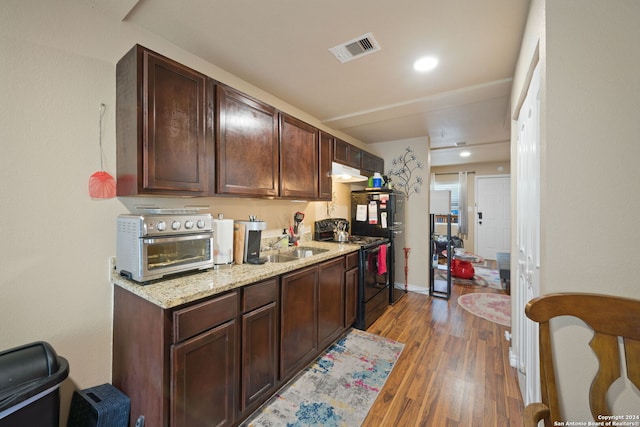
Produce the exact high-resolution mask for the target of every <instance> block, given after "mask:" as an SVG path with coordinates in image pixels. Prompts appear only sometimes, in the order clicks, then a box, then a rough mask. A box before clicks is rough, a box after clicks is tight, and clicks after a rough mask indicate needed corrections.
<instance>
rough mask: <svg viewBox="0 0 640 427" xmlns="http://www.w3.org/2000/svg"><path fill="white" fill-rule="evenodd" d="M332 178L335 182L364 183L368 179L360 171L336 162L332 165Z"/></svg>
mask: <svg viewBox="0 0 640 427" xmlns="http://www.w3.org/2000/svg"><path fill="white" fill-rule="evenodd" d="M331 178H332V179H333V181H334V182H362V181H366V180H367V179H368V178H367V177H366V176H363V175H361V174H360V171H359V170H358V169H356V168H352V167H350V166H346V165H342V164H340V163H336V162H332V163H331Z"/></svg>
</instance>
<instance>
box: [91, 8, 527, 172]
mask: <svg viewBox="0 0 640 427" xmlns="http://www.w3.org/2000/svg"><path fill="white" fill-rule="evenodd" d="M529 1H530V0H483V1H475V0H395V1H393V2H392V1H389V0H348V1H345V0H322V1H320V0H307V1H301V0H272V1H264V0H263V1H257V0H233V1H229V0H188V1H181V2H177V1H175V0H139V1H136V0H119V1H113V0H94V2H95V3H96V4H98V5H99V7H101V8H103V9H107V10H109V11H110V12H111V13H116V14H118V16H119V17H120V18H121V19H123V20H125V21H128V22H130V23H133V24H136V25H139V26H140V27H143V28H145V29H147V30H149V31H151V32H152V33H155V34H157V35H159V36H161V37H163V38H165V39H166V40H168V41H170V42H172V43H174V44H176V45H177V46H179V47H181V48H182V49H184V50H186V51H189V52H191V53H193V54H195V55H197V56H199V57H201V58H202V59H204V60H206V61H208V62H210V63H212V64H214V65H216V66H218V67H220V68H222V69H224V70H226V71H228V72H230V73H232V74H234V75H236V76H237V77H239V78H241V79H243V80H245V81H247V82H249V83H251V84H253V85H255V86H257V87H259V88H261V89H262V90H265V91H266V92H269V93H271V94H273V95H275V96H277V97H278V98H280V99H282V100H283V101H285V102H287V103H289V104H291V105H293V106H294V107H296V108H299V109H301V110H303V111H305V112H307V113H309V114H310V115H312V116H314V117H316V118H317V119H319V120H320V121H321V122H322V123H324V124H326V125H327V126H329V127H330V128H332V129H336V130H340V131H341V132H344V133H345V134H348V135H350V136H352V137H354V138H356V139H358V140H360V141H362V142H364V143H365V144H370V143H376V142H386V141H396V140H402V139H407V138H414V137H424V136H429V138H430V141H431V149H432V155H431V162H432V166H442V165H452V164H462V163H476V162H485V161H504V160H507V159H509V139H510V120H509V99H510V90H511V82H512V77H513V74H514V70H515V64H516V60H517V55H518V52H519V47H520V42H521V39H522V34H523V31H524V25H525V22H526V16H527V13H528V10H529ZM367 33H372V34H373V37H374V38H375V40H376V41H377V42H378V43H379V45H380V47H381V50H380V51H378V52H375V53H371V54H368V55H363V56H360V57H358V58H356V59H354V60H352V61H350V62H346V63H341V62H340V61H338V60H337V59H336V57H334V56H333V55H332V54H331V52H330V51H329V48H332V47H334V46H336V45H338V44H342V43H345V42H348V41H351V40H353V39H354V38H357V37H360V36H362V35H365V34H367ZM425 55H431V56H436V57H437V58H438V59H439V65H438V67H437V68H436V69H435V70H433V71H431V72H427V73H422V74H420V73H417V72H415V71H414V70H413V69H412V64H413V62H414V60H416V59H417V58H418V57H421V56H425ZM456 143H466V147H465V148H466V149H468V150H469V151H471V156H470V157H468V158H466V159H463V158H461V157H460V156H459V152H460V151H461V150H462V148H458V147H455V144H456ZM403 148H404V147H403Z"/></svg>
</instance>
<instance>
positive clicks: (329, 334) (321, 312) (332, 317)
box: [318, 257, 344, 349]
mask: <svg viewBox="0 0 640 427" xmlns="http://www.w3.org/2000/svg"><path fill="white" fill-rule="evenodd" d="M342 332H344V257H342V258H336V259H333V260H331V261H327V262H324V263H322V264H320V265H319V266H318V348H319V349H322V348H325V347H326V346H328V345H329V344H331V342H332V341H333V340H335V339H336V338H338V337H339V336H340V334H341V333H342Z"/></svg>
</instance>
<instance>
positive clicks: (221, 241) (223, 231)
mask: <svg viewBox="0 0 640 427" xmlns="http://www.w3.org/2000/svg"><path fill="white" fill-rule="evenodd" d="M213 263H214V264H215V265H225V264H232V263H233V220H232V219H224V218H223V216H222V214H218V219H214V220H213Z"/></svg>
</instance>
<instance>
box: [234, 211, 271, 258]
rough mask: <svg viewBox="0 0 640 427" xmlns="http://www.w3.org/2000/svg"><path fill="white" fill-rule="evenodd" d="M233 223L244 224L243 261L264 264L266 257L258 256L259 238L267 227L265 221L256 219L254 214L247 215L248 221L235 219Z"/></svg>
mask: <svg viewBox="0 0 640 427" xmlns="http://www.w3.org/2000/svg"><path fill="white" fill-rule="evenodd" d="M235 223H236V224H241V225H242V226H244V254H243V259H242V260H243V262H246V263H247V264H264V263H265V262H266V261H267V259H266V258H264V257H260V239H262V231H264V230H266V229H267V223H266V222H264V221H261V220H258V219H256V217H255V216H254V215H251V216H249V221H239V220H236V221H235Z"/></svg>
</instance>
